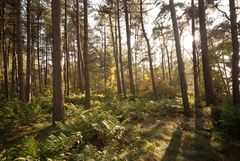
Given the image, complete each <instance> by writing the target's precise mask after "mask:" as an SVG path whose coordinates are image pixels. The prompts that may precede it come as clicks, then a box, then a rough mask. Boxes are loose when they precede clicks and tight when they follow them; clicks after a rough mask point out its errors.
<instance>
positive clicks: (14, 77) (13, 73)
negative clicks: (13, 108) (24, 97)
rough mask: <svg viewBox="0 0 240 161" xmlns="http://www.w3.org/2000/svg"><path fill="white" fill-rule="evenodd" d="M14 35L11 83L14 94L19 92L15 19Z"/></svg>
mask: <svg viewBox="0 0 240 161" xmlns="http://www.w3.org/2000/svg"><path fill="white" fill-rule="evenodd" d="M13 25H14V26H13V34H12V44H13V46H12V76H11V80H12V81H11V82H12V87H11V88H12V92H15V91H17V90H16V87H17V86H16V76H15V75H16V68H17V64H16V63H17V62H16V61H17V60H16V39H15V34H16V23H15V19H14V24H13Z"/></svg>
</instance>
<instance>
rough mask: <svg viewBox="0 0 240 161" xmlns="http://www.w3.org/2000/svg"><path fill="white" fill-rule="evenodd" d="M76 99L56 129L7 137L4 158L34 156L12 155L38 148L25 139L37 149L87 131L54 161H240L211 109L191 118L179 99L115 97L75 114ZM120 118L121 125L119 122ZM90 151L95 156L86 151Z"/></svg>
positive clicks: (45, 125)
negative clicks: (216, 126)
mask: <svg viewBox="0 0 240 161" xmlns="http://www.w3.org/2000/svg"><path fill="white" fill-rule="evenodd" d="M80 99H81V98H80ZM76 100H77V99H75V98H74V99H72V100H71V99H69V100H68V101H69V102H70V104H68V105H67V110H68V111H70V112H69V113H68V114H67V115H66V121H65V123H64V124H62V123H59V124H58V125H57V126H56V127H53V126H51V122H50V119H49V118H47V119H44V121H37V122H35V123H31V124H28V125H25V126H20V127H18V128H17V129H16V131H15V132H14V133H12V134H11V135H4V136H2V137H1V141H0V149H1V151H4V153H3V152H1V153H0V159H1V160H4V159H5V160H8V159H9V157H6V156H5V155H11V154H13V155H16V157H19V156H21V155H23V154H25V155H23V156H25V157H28V155H30V156H31V154H32V152H31V150H30V152H29V150H27V151H28V152H27V153H26V152H25V153H22V152H12V151H14V150H12V151H11V150H10V152H9V149H12V148H13V147H24V148H25V150H26V146H30V148H29V147H28V149H31V148H33V147H31V146H34V145H32V144H30V145H29V144H26V143H23V142H24V141H23V140H24V139H25V140H26V137H29V136H33V137H34V140H35V141H34V143H33V144H38V146H40V145H45V144H48V146H49V145H50V144H49V143H47V142H48V141H49V138H51V137H50V136H51V135H52V134H53V135H55V136H60V134H63V136H62V137H63V138H64V137H66V138H67V136H70V135H72V134H73V132H75V133H76V132H78V131H80V132H81V133H82V134H81V135H82V136H81V137H83V140H84V141H81V139H79V140H80V141H79V140H78V141H76V140H75V142H73V144H71V146H66V148H65V150H63V149H61V150H56V151H57V152H56V153H54V155H52V154H51V157H52V158H54V159H55V160H91V159H92V160H109V158H111V159H110V160H140V161H143V160H147V161H155V160H156V161H158V160H159V161H175V160H176V161H186V160H187V161H237V160H239V158H240V153H239V152H240V148H239V145H234V144H233V143H231V141H229V140H225V139H223V138H222V137H221V136H222V132H220V131H217V130H214V129H213V127H212V123H211V118H210V113H211V112H210V107H205V108H198V109H192V113H193V116H192V117H191V118H186V117H184V116H183V112H182V111H183V110H182V107H181V106H180V105H179V104H180V103H179V100H178V99H175V100H169V99H162V100H154V99H146V98H142V97H139V98H132V99H123V98H121V99H118V98H110V99H108V100H107V102H106V99H102V98H101V97H96V98H95V101H94V105H93V108H91V109H81V110H78V109H77V110H76V109H74V110H70V109H71V108H73V107H74V108H79V107H75V106H72V105H73V104H77V103H76V102H78V101H79V100H77V101H76ZM80 102H81V101H80ZM100 111H105V112H107V114H105V113H100ZM92 113H93V114H92ZM95 114H96V116H95ZM108 114H110V115H108ZM77 115H79V116H77ZM99 115H100V116H99ZM86 118H87V119H86ZM115 118H117V119H116V120H117V123H116V122H114V120H115ZM84 119H85V120H84ZM83 120H84V121H83ZM106 121H108V122H106ZM102 123H103V124H102ZM116 124H117V125H116ZM120 127H121V128H120ZM114 129H115V131H114ZM119 133H121V135H119ZM75 136H76V135H75ZM116 136H117V137H116ZM55 139H57V138H55ZM61 139H62V138H61ZM62 140H63V139H62ZM60 141H61V140H60ZM56 142H57V141H56ZM76 142H77V144H79V145H78V146H76ZM80 142H81V143H80ZM63 144H66V142H63ZM90 145H91V147H90ZM57 146H61V144H58V145H56V146H54V145H52V143H51V148H57ZM62 146H63V145H62ZM87 147H88V150H89V151H90V152H87ZM24 148H23V149H24ZM58 148H59V147H58ZM4 149H5V150H4ZM66 149H67V150H66ZM73 149H75V150H73ZM76 149H78V150H76ZM48 150H49V149H48ZM6 151H7V152H6ZM16 151H19V150H16ZM32 151H34V149H33V150H32ZM36 151H37V152H36V153H39V154H35V153H34V154H35V155H34V156H31V157H32V159H33V158H34V157H35V158H34V159H36V158H38V159H39V158H40V156H41V155H42V154H41V153H40V152H39V151H40V150H39V149H38V150H36ZM76 151H77V152H76ZM16 153H19V155H17V154H16ZM67 153H82V154H84V156H83V155H77V156H71V154H67ZM27 154H28V155H27ZM60 155H61V157H59V156H60ZM62 155H64V156H62ZM23 156H21V157H23ZM69 156H70V157H69ZM1 157H2V158H1ZM31 157H30V160H31ZM48 157H49V156H48ZM51 157H49V158H51ZM10 158H11V157H10ZM70 158H71V159H70ZM74 158H75V159H74ZM39 160H44V159H39Z"/></svg>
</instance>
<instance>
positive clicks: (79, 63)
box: [76, 0, 84, 93]
mask: <svg viewBox="0 0 240 161" xmlns="http://www.w3.org/2000/svg"><path fill="white" fill-rule="evenodd" d="M76 3H77V20H76V21H77V23H76V24H77V25H76V29H77V50H78V52H77V69H78V70H77V72H78V85H79V90H80V92H81V93H84V87H83V76H82V69H83V68H81V67H82V65H81V63H82V61H81V57H82V52H81V44H80V25H79V21H80V20H79V0H76Z"/></svg>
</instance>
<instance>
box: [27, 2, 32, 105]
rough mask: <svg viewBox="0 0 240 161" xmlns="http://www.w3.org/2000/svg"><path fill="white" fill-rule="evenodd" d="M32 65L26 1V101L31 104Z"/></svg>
mask: <svg viewBox="0 0 240 161" xmlns="http://www.w3.org/2000/svg"><path fill="white" fill-rule="evenodd" d="M31 76H32V64H31V0H27V80H26V100H27V101H28V102H31V99H32V98H31V93H32V77H31Z"/></svg>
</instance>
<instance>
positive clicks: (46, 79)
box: [44, 38, 48, 88]
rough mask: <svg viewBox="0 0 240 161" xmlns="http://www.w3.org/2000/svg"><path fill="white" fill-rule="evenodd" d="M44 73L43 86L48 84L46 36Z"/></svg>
mask: <svg viewBox="0 0 240 161" xmlns="http://www.w3.org/2000/svg"><path fill="white" fill-rule="evenodd" d="M45 59H46V60H45V61H46V62H45V75H44V85H45V88H46V87H47V85H48V40H47V38H46V51H45Z"/></svg>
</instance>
